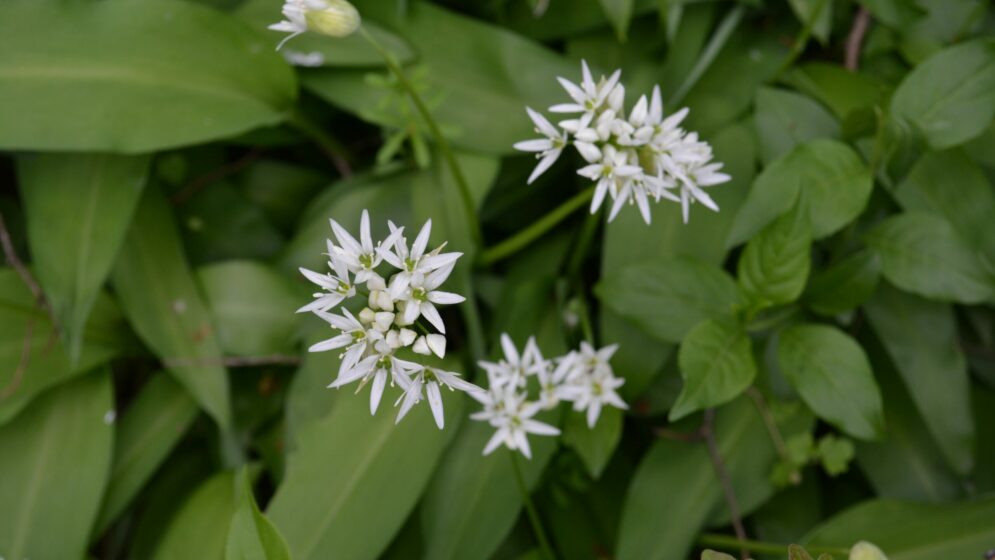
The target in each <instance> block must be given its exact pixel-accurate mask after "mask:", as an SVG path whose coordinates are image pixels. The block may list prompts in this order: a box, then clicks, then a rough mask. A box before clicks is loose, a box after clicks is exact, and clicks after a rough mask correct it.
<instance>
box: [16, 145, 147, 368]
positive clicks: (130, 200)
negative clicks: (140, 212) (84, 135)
mask: <svg viewBox="0 0 995 560" xmlns="http://www.w3.org/2000/svg"><path fill="white" fill-rule="evenodd" d="M17 163H18V185H19V186H20V189H21V198H22V199H23V200H24V210H25V214H26V217H27V225H28V243H29V245H30V247H31V259H32V264H33V266H34V271H35V274H36V275H37V276H38V282H39V283H40V284H41V286H42V288H43V289H44V291H45V296H46V298H47V299H48V302H49V304H50V305H51V306H52V310H53V311H54V312H55V316H56V318H57V320H58V321H59V327H60V328H61V329H62V331H63V335H64V337H65V338H66V341H67V346H68V348H69V352H70V356H71V357H72V359H73V361H76V360H78V359H79V354H80V349H81V347H82V344H83V328H84V326H85V325H86V320H87V318H88V317H89V316H90V310H91V309H92V308H93V303H94V301H96V299H97V293H98V292H99V291H100V287H101V286H102V285H103V283H104V281H105V280H106V279H107V275H108V274H110V270H111V266H112V265H113V264H114V259H115V258H116V257H117V253H118V250H119V249H120V248H121V244H122V243H123V242H124V235H125V233H127V231H128V225H129V224H130V223H131V217H132V215H133V214H134V211H135V207H136V206H137V204H138V200H139V199H140V198H141V194H142V188H143V187H144V186H145V173H146V169H147V168H148V163H149V157H148V156H134V157H129V156H115V155H106V154H38V155H25V156H22V157H20V158H19V159H18V162H17Z"/></svg>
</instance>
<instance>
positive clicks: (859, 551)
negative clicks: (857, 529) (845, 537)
mask: <svg viewBox="0 0 995 560" xmlns="http://www.w3.org/2000/svg"><path fill="white" fill-rule="evenodd" d="M850 560H888V557H887V556H885V555H884V552H881V549H880V548H878V547H876V546H874V545H873V544H871V543H869V542H867V541H860V542H858V543H857V544H855V545H853V548H851V549H850Z"/></svg>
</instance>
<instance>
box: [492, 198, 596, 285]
mask: <svg viewBox="0 0 995 560" xmlns="http://www.w3.org/2000/svg"><path fill="white" fill-rule="evenodd" d="M593 196H594V186H593V185H592V186H591V187H589V188H587V189H585V190H583V191H581V192H580V193H578V194H577V195H575V196H574V197H573V198H571V199H570V200H567V201H566V202H564V203H563V204H561V205H559V206H557V207H556V208H554V209H553V210H552V211H551V212H549V213H548V214H546V215H545V216H543V217H542V218H539V219H538V220H537V221H536V222H535V223H533V224H532V225H530V226H529V227H527V228H525V229H523V230H522V231H520V232H518V233H516V234H515V235H513V236H511V237H509V238H508V239H505V240H504V241H502V242H500V243H498V244H497V245H495V246H493V247H490V248H488V249H486V250H484V251H483V252H482V253H481V254H480V257H479V258H478V259H477V264H478V265H479V266H481V267H484V266H489V265H492V264H494V263H496V262H497V261H499V260H501V259H504V258H506V257H509V256H511V255H513V254H515V253H517V252H518V251H520V250H521V249H522V248H524V247H525V246H526V245H528V244H529V243H532V242H533V241H535V240H536V239H538V238H540V237H542V236H543V234H545V233H546V232H547V231H549V230H551V229H553V228H554V227H555V226H556V225H557V224H559V223H560V222H562V221H563V220H564V219H565V218H566V217H567V216H569V215H570V214H572V213H573V212H574V211H575V210H577V209H578V208H581V207H583V206H584V205H586V204H587V203H588V201H590V200H591V198H592V197H593Z"/></svg>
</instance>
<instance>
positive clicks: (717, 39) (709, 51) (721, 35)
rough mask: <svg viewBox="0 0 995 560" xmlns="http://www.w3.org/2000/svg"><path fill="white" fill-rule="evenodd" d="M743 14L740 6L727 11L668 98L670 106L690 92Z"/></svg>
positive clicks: (676, 103)
mask: <svg viewBox="0 0 995 560" xmlns="http://www.w3.org/2000/svg"><path fill="white" fill-rule="evenodd" d="M744 12H745V9H744V8H743V6H742V5H739V6H736V7H735V8H733V9H732V10H729V13H728V14H726V17H725V18H723V19H722V23H720V24H719V26H718V28H716V29H715V33H714V34H713V35H712V38H711V39H709V41H708V44H707V45H706V46H705V49H704V50H703V51H701V56H700V57H698V61H697V62H695V64H694V68H692V69H691V72H689V73H688V75H687V77H686V78H684V83H682V84H681V85H680V87H679V88H677V91H676V92H674V94H673V95H672V96H670V100H669V101H668V103H669V104H670V105H678V104H680V102H681V101H682V100H683V99H684V96H685V95H687V93H688V92H689V91H691V88H692V87H694V85H695V84H697V83H698V80H700V79H701V76H702V74H704V73H705V70H708V67H709V66H711V65H712V62H714V61H715V57H716V56H718V55H719V52H720V51H721V50H722V47H724V46H725V45H726V42H727V41H729V37H731V36H732V32H733V31H735V30H736V26H738V25H739V22H740V20H742V19H743V13H744Z"/></svg>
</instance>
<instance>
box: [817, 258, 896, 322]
mask: <svg viewBox="0 0 995 560" xmlns="http://www.w3.org/2000/svg"><path fill="white" fill-rule="evenodd" d="M880 278H881V260H880V259H879V258H878V256H877V254H875V253H874V252H873V251H868V250H863V251H859V252H857V253H854V254H852V255H850V256H848V257H845V258H843V259H841V260H840V261H839V262H836V263H833V264H831V265H829V266H828V267H827V268H825V269H823V270H820V271H819V272H817V273H816V274H814V275H813V276H812V277H811V278H810V280H809V283H808V286H807V287H806V288H805V294H804V295H803V296H802V299H803V300H804V301H805V305H807V306H808V307H809V308H810V309H811V310H812V311H815V312H816V313H819V314H821V315H830V316H831V315H839V314H841V313H846V312H848V311H852V310H854V309H856V308H857V307H858V306H859V305H861V304H862V303H864V302H865V301H867V298H869V297H871V294H873V293H874V290H875V288H877V286H878V282H879V280H880Z"/></svg>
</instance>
